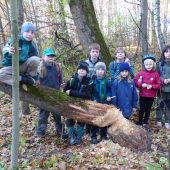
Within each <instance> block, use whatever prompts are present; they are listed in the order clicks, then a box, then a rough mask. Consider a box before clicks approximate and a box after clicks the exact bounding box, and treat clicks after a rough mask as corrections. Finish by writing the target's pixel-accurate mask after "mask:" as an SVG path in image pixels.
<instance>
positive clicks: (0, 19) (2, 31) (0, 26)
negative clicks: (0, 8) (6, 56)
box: [0, 16, 6, 46]
mask: <svg viewBox="0 0 170 170" xmlns="http://www.w3.org/2000/svg"><path fill="white" fill-rule="evenodd" d="M0 29H1V35H2V40H3V44H4V46H5V44H6V40H5V34H4V29H3V26H2V18H1V16H0Z"/></svg>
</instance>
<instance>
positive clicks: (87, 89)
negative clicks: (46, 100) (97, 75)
mask: <svg viewBox="0 0 170 170" xmlns="http://www.w3.org/2000/svg"><path fill="white" fill-rule="evenodd" d="M92 89H93V81H92V79H91V78H90V77H89V74H87V75H86V76H84V77H83V79H82V80H81V82H79V79H78V74H77V73H76V74H75V75H73V76H72V78H71V79H70V80H69V81H68V82H67V84H66V86H65V87H64V92H66V91H67V90H70V94H69V96H74V97H80V98H83V99H90V97H91V92H92Z"/></svg>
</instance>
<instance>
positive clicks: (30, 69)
mask: <svg viewBox="0 0 170 170" xmlns="http://www.w3.org/2000/svg"><path fill="white" fill-rule="evenodd" d="M35 31H36V29H35V26H34V25H33V24H32V23H31V22H25V23H24V24H23V25H22V28H21V34H22V35H19V36H18V37H19V73H20V75H19V81H20V82H23V83H28V84H31V85H33V86H36V84H37V83H36V80H39V76H38V75H37V68H38V65H39V63H40V58H39V57H38V51H37V48H36V46H35V44H34V43H33V42H32V40H33V38H34V36H35ZM11 42H12V39H11V38H10V40H9V41H8V43H7V44H6V45H5V47H4V55H3V60H2V61H1V65H2V66H4V67H3V68H2V69H0V81H1V82H4V83H6V84H9V85H12V55H13V54H14V53H15V49H14V47H12V43H11Z"/></svg>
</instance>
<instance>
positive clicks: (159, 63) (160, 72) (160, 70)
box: [158, 62, 162, 75]
mask: <svg viewBox="0 0 170 170" xmlns="http://www.w3.org/2000/svg"><path fill="white" fill-rule="evenodd" d="M158 66H159V75H161V74H162V66H161V62H158Z"/></svg>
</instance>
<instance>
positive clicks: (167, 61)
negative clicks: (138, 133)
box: [156, 45, 170, 130]
mask: <svg viewBox="0 0 170 170" xmlns="http://www.w3.org/2000/svg"><path fill="white" fill-rule="evenodd" d="M156 71H157V72H158V73H159V75H160V78H161V82H162V88H161V90H160V91H158V93H157V96H158V106H157V108H156V119H157V125H158V126H160V127H162V114H163V111H164V106H165V128H166V129H169V130H170V125H169V120H170V45H168V46H165V47H164V49H163V50H162V54H161V58H160V61H159V62H158V64H157V67H156ZM164 104H165V105H164Z"/></svg>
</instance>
